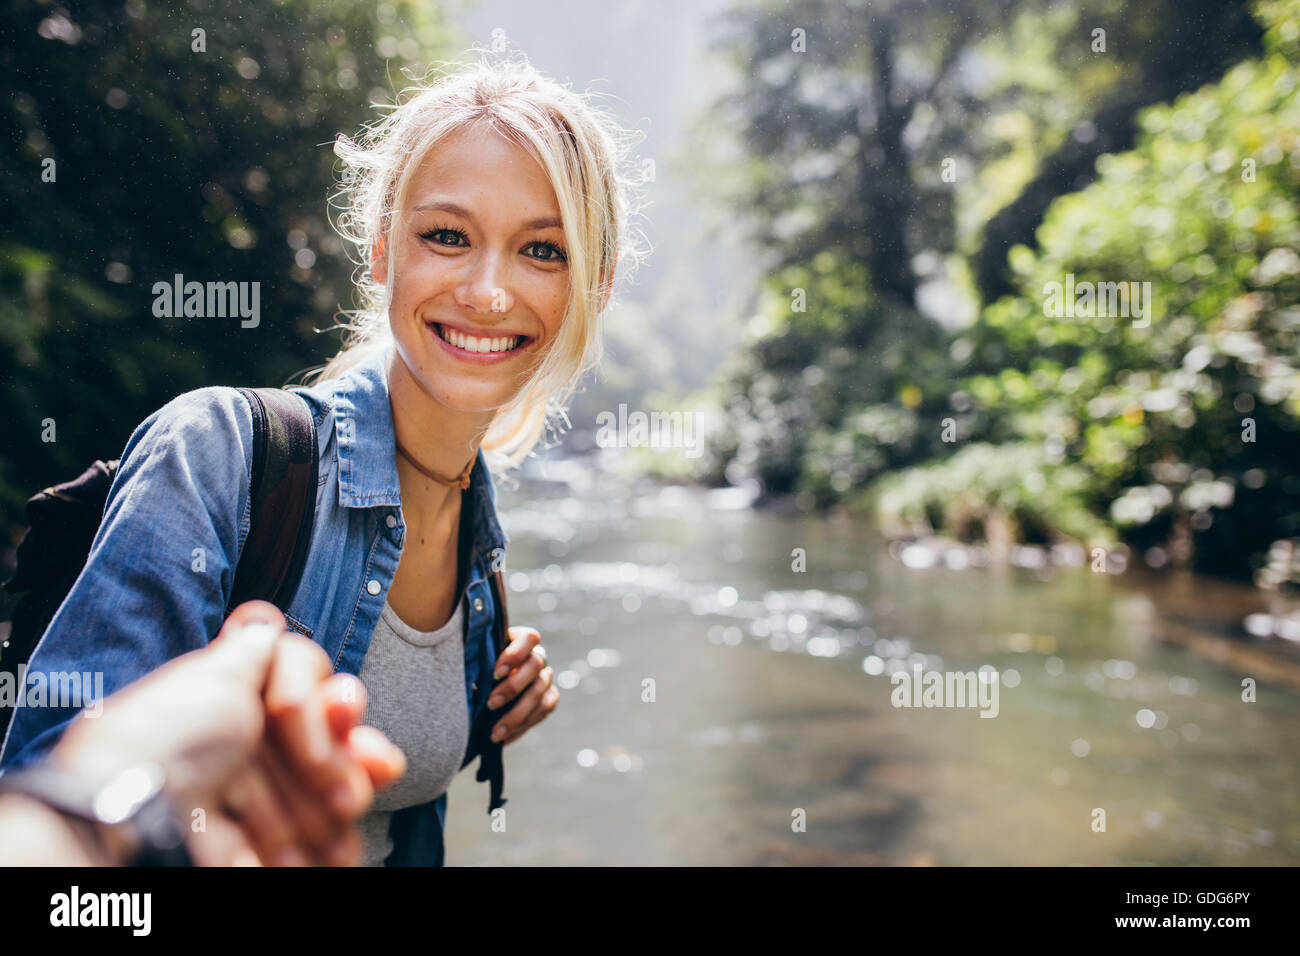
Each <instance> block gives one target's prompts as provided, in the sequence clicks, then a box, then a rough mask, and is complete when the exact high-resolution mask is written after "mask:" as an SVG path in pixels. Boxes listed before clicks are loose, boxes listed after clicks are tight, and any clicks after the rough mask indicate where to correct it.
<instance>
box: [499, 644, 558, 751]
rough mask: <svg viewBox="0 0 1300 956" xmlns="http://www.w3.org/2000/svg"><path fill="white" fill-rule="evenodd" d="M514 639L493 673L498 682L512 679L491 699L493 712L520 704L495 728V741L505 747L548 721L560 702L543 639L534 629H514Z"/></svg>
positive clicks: (502, 683) (502, 685) (500, 686)
mask: <svg viewBox="0 0 1300 956" xmlns="http://www.w3.org/2000/svg"><path fill="white" fill-rule="evenodd" d="M510 636H511V638H512V640H511V642H510V646H509V647H507V648H506V649H505V650H504V651H502V652H501V656H500V657H498V658H497V664H496V668H495V669H494V670H493V672H492V676H493V677H494V678H497V679H499V678H501V677H503V676H505V675H506V674H509V675H510V676H509V677H508V678H507V679H506V680H504V681H502V682H501V684H500V685H498V686H497V687H496V688H495V689H494V690H493V691H492V696H491V697H489V698H488V708H489V709H491V710H497V709H499V708H501V707H503V706H504V705H505V704H507V703H509V702H510V701H512V700H514V701H516V702H515V705H514V706H513V707H511V708H510V711H509V713H507V714H506V715H505V716H504V717H502V718H501V720H499V721H498V722H497V724H496V726H495V727H493V728H492V739H493V740H501V741H502V742H503V743H504V744H512V743H514V742H515V741H516V740H518V739H519V738H520V737H522V736H523V735H524V734H525V733H527V731H528V730H529V728H531V727H533V726H535V725H536V724H538V723H540V722H541V721H543V720H545V719H546V718H547V717H549V716H550V714H551V711H553V710H555V708H556V705H557V704H559V702H560V689H559V688H558V687H553V686H552V685H551V679H552V676H553V674H554V672H553V671H552V669H551V668H550V667H549V666H547V663H546V654H545V653H544V652H543V651H542V648H541V647H540V644H541V640H542V636H541V635H540V634H538V633H537V631H535V630H534V629H533V628H531V627H512V628H510ZM512 672H513V673H512ZM521 692H522V696H520V695H521ZM516 698H518V699H517V700H516Z"/></svg>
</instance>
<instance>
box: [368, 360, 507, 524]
mask: <svg viewBox="0 0 1300 956" xmlns="http://www.w3.org/2000/svg"><path fill="white" fill-rule="evenodd" d="M388 397H389V402H390V403H391V405H392V409H393V431H394V433H395V434H396V437H397V440H398V441H399V442H401V443H402V447H403V448H405V449H406V450H407V451H408V452H409V453H410V454H411V456H412V457H413V458H415V460H416V461H418V462H419V463H420V464H421V465H422V466H423V467H424V468H427V469H428V470H429V471H432V472H433V473H434V474H436V475H440V476H441V477H443V478H446V479H449V480H450V479H454V478H456V477H457V476H459V475H460V474H461V472H463V471H464V470H465V466H466V465H468V464H469V463H470V462H471V461H472V460H473V459H474V457H475V456H476V455H478V449H479V446H480V445H481V444H482V443H483V436H484V435H486V434H487V430H488V427H489V426H490V425H491V423H492V413H491V412H458V411H455V410H453V409H450V408H448V407H447V406H446V405H443V404H442V403H441V402H439V401H437V400H436V399H435V398H434V397H433V396H432V395H430V394H429V393H428V392H426V391H425V390H424V389H423V388H422V387H421V386H420V383H419V382H417V381H416V380H415V379H414V378H413V377H412V376H411V372H410V370H409V369H408V368H407V367H406V363H405V362H404V361H403V360H402V357H401V356H400V355H398V354H397V351H396V349H394V350H392V351H391V352H390V353H389V357H388ZM396 457H397V477H398V479H399V480H400V482H401V485H402V509H403V510H404V511H405V512H407V513H408V517H415V516H417V515H419V514H424V513H436V512H438V511H440V510H442V508H444V507H446V506H448V505H451V504H453V503H456V502H458V501H459V499H460V488H458V487H447V486H445V485H442V484H439V483H438V482H436V481H433V480H432V479H430V478H428V477H427V476H425V475H423V474H421V473H420V471H419V469H417V468H416V467H415V466H414V465H412V464H411V463H410V462H409V461H407V460H406V458H405V457H404V456H402V455H397V456H396Z"/></svg>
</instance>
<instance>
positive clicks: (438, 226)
mask: <svg viewBox="0 0 1300 956" xmlns="http://www.w3.org/2000/svg"><path fill="white" fill-rule="evenodd" d="M402 218H403V222H402V231H401V234H400V235H399V234H394V236H393V239H394V242H393V247H394V248H393V249H392V250H391V255H390V256H382V255H381V256H378V257H376V260H375V262H374V264H373V268H372V272H371V275H372V277H373V278H374V279H375V281H377V282H381V283H382V282H384V281H385V279H386V271H385V270H386V269H387V268H388V267H389V266H390V265H391V267H392V268H393V270H394V276H393V292H392V299H391V301H390V304H389V310H388V318H389V322H390V324H391V326H392V330H393V338H394V340H395V342H396V346H397V352H398V355H399V356H400V357H401V359H402V361H403V362H404V363H405V365H406V368H407V370H409V372H410V374H411V376H412V378H414V379H415V381H416V382H417V383H419V385H420V386H421V387H422V388H423V389H424V391H425V392H427V393H428V394H429V395H430V396H432V397H433V398H434V400H436V401H437V402H439V403H440V404H442V405H444V406H446V407H447V408H449V409H452V410H455V411H461V412H488V411H492V410H494V409H497V408H499V407H501V406H502V405H504V404H505V403H506V402H508V401H509V400H510V399H511V398H512V397H514V395H515V393H516V392H517V391H518V390H519V389H520V388H521V387H523V385H524V383H525V382H526V381H527V378H528V374H529V372H530V371H531V370H532V369H533V368H534V367H535V366H536V365H537V363H539V362H540V361H541V358H542V356H543V354H544V352H545V350H547V349H548V348H550V346H551V343H552V340H553V339H554V337H555V335H556V333H557V332H558V331H559V327H560V322H561V319H562V318H563V316H564V311H565V308H566V306H567V305H568V297H569V266H568V259H567V255H568V250H567V248H566V246H565V242H564V231H563V230H562V229H561V227H560V208H559V204H558V203H557V201H556V198H555V191H554V190H553V189H552V188H551V185H550V182H549V181H548V180H547V178H546V174H545V173H544V172H543V170H542V168H541V166H539V165H538V164H537V162H536V161H535V160H534V159H533V158H532V157H531V156H529V155H528V154H527V153H526V152H524V150H522V149H521V148H520V147H519V146H517V145H515V144H514V143H511V142H509V141H508V140H506V139H505V138H504V137H503V136H502V135H501V134H500V133H497V132H495V131H494V130H491V129H488V128H485V127H481V126H476V127H471V128H468V129H464V130H461V131H460V132H458V133H456V134H454V135H453V136H451V137H448V138H447V139H444V140H443V141H442V142H441V143H439V144H438V145H437V146H435V147H434V148H433V150H431V151H430V153H429V155H428V157H427V158H426V160H425V162H424V164H423V165H422V166H421V168H420V169H419V171H418V172H417V173H416V175H415V178H414V180H413V182H412V184H411V190H410V194H409V198H408V200H407V206H406V208H405V210H404V216H403V217H402ZM386 251H387V250H386Z"/></svg>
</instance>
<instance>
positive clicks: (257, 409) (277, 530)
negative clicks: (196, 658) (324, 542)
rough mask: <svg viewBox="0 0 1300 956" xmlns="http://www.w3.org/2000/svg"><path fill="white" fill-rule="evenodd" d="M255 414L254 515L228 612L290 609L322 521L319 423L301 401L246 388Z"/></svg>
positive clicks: (273, 391) (280, 393)
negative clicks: (251, 607) (262, 606)
mask: <svg viewBox="0 0 1300 956" xmlns="http://www.w3.org/2000/svg"><path fill="white" fill-rule="evenodd" d="M239 391H240V392H241V393H243V395H244V397H245V398H246V399H247V400H248V404H249V405H250V406H251V407H252V410H253V487H252V501H253V514H252V518H251V524H250V527H249V531H248V539H247V540H246V541H245V542H244V550H243V553H242V555H241V556H240V559H239V566H238V567H237V568H236V569H235V583H234V587H233V588H232V589H231V595H230V603H229V605H228V606H227V609H228V610H233V609H234V608H236V607H238V606H239V605H240V604H243V603H244V602H245V601H254V600H262V601H270V602H271V603H272V604H274V605H276V606H277V607H278V608H280V610H282V611H284V610H287V609H288V606H289V601H291V600H292V599H293V595H294V592H295V591H296V590H297V589H298V582H299V580H300V579H301V578H302V571H303V567H304V566H305V565H306V563H307V550H308V547H309V546H310V544H311V530H312V524H313V522H314V521H315V518H316V479H317V468H318V460H319V459H318V453H317V448H316V422H315V419H314V418H313V417H312V414H311V409H310V408H309V407H308V405H307V402H306V400H305V399H303V398H302V397H301V396H299V395H296V394H294V393H293V392H289V391H285V390H284V389H279V388H241V389H240V390H239Z"/></svg>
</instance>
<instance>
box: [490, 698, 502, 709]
mask: <svg viewBox="0 0 1300 956" xmlns="http://www.w3.org/2000/svg"><path fill="white" fill-rule="evenodd" d="M500 706H501V698H500V697H499V696H494V697H489V698H488V710H496V709H497V708H498V707H500Z"/></svg>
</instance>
